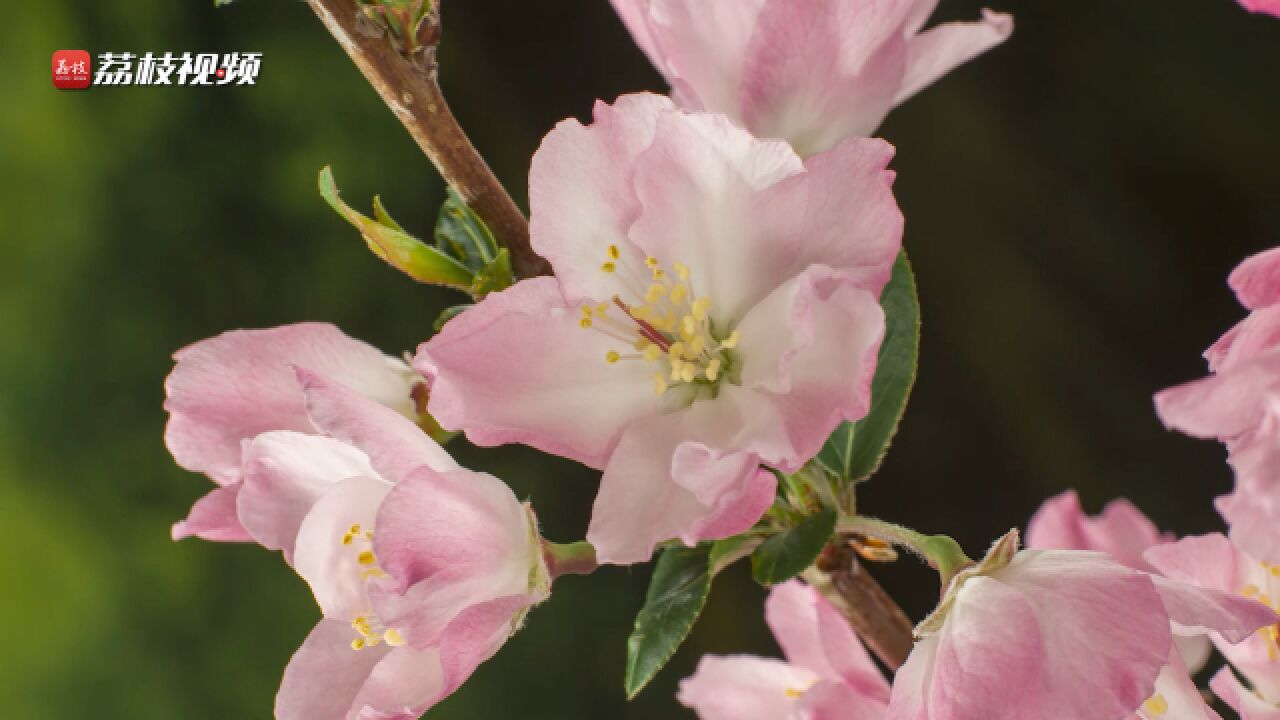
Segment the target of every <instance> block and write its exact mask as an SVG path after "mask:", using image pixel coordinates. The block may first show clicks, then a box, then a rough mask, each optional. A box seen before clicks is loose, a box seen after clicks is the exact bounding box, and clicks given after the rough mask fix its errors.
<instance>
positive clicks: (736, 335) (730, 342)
mask: <svg viewBox="0 0 1280 720" xmlns="http://www.w3.org/2000/svg"><path fill="white" fill-rule="evenodd" d="M741 339H742V333H740V332H738V331H737V330H734V331H733V332H731V333H729V337H727V338H725V339H724V342H722V343H720V347H723V348H725V349H726V350H732V349H734V348H736V347H738V341H739V340H741Z"/></svg>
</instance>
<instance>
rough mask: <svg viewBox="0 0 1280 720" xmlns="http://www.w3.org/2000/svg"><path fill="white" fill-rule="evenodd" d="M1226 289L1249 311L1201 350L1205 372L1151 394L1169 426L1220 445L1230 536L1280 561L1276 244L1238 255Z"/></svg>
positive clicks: (1222, 507)
mask: <svg viewBox="0 0 1280 720" xmlns="http://www.w3.org/2000/svg"><path fill="white" fill-rule="evenodd" d="M1229 284H1230V285H1231V288H1232V289H1233V290H1235V293H1236V296H1237V297H1238V298H1239V300H1240V302H1241V304H1242V305H1244V306H1245V307H1246V308H1249V309H1250V310H1251V311H1252V312H1251V313H1250V314H1249V316H1248V317H1247V318H1245V319H1244V320H1242V321H1241V322H1240V323H1238V324H1237V325H1236V326H1235V327H1233V328H1232V329H1231V330H1229V331H1227V333H1226V334H1225V335H1223V336H1222V338H1221V339H1219V340H1218V341H1217V342H1216V343H1214V345H1213V346H1212V347H1210V348H1209V350H1208V351H1206V353H1205V357H1206V358H1207V359H1208V360H1209V367H1210V369H1211V370H1212V372H1213V374H1211V375H1210V376H1208V377H1206V378H1204V379H1201V380H1196V381H1194V382H1190V383H1187V384H1185V385H1180V386H1178V387H1174V388H1170V389H1168V390H1164V391H1162V392H1160V393H1158V394H1157V395H1156V398H1155V401H1156V410H1157V411H1158V412H1159V414H1160V418H1161V419H1162V420H1163V421H1164V423H1165V424H1166V425H1168V426H1169V427H1171V428H1174V429H1177V430H1181V431H1182V432H1185V433H1187V434H1189V435H1193V436H1195V437H1203V438H1216V439H1220V440H1222V441H1223V442H1225V443H1226V444H1227V449H1228V453H1229V460H1230V462H1231V465H1232V466H1233V468H1234V469H1235V474H1236V487H1235V491H1234V492H1233V493H1232V494H1230V495H1226V496H1223V497H1220V498H1218V503H1217V504H1218V510H1219V512H1221V513H1222V515H1223V517H1224V518H1225V519H1226V520H1227V522H1228V524H1229V525H1230V526H1231V539H1232V540H1233V541H1234V542H1236V543H1238V544H1239V545H1240V546H1241V548H1242V549H1243V550H1245V551H1246V552H1248V553H1250V554H1251V555H1253V556H1255V557H1257V558H1259V559H1263V560H1269V561H1280V550H1278V548H1280V302H1278V301H1280V248H1277V249H1273V250H1268V251H1266V252H1263V253H1259V254H1257V255H1254V256H1253V257H1250V258H1248V259H1246V260H1245V261H1244V262H1242V263H1241V264H1240V266H1239V267H1237V268H1236V269H1235V271H1234V272H1232V273H1231V277H1230V279H1229Z"/></svg>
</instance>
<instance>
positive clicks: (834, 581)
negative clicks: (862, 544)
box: [804, 543, 915, 670]
mask: <svg viewBox="0 0 1280 720" xmlns="http://www.w3.org/2000/svg"><path fill="white" fill-rule="evenodd" d="M804 578H805V580H806V581H807V582H808V583H809V584H810V585H811V586H813V587H814V588H815V589H816V590H818V592H820V593H822V595H823V596H824V597H826V599H827V600H828V601H829V602H830V603H831V604H832V605H833V606H834V607H835V608H836V609H837V610H839V611H840V612H841V614H843V615H844V616H845V619H846V620H848V621H849V624H850V625H851V626H852V627H853V629H854V630H855V631H856V632H857V633H858V635H859V636H861V637H862V639H863V640H864V641H866V643H867V645H868V647H870V648H871V651H872V652H874V653H875V654H876V657H878V658H880V661H881V662H883V663H884V664H885V665H886V666H888V668H889V669H890V670H897V669H898V668H900V667H902V664H903V663H904V662H906V661H907V655H909V654H910V653H911V648H912V646H913V645H914V643H915V638H914V636H913V635H912V625H911V619H910V618H908V617H907V614H906V613H905V612H903V611H902V608H900V607H898V604H897V603H895V602H894V601H893V598H891V597H889V594H888V593H886V592H885V591H884V588H882V587H880V584H879V583H877V582H876V580H875V578H873V577H871V575H870V574H868V573H867V571H866V570H865V569H864V568H863V567H862V565H861V564H860V563H859V562H858V557H857V555H856V554H855V553H854V551H853V549H852V548H850V547H849V545H848V544H847V543H839V544H838V545H834V546H830V547H828V548H827V550H826V551H825V552H824V553H823V554H822V556H820V557H819V558H818V562H817V563H815V564H814V565H813V566H812V567H810V568H809V569H808V570H806V571H805V573H804Z"/></svg>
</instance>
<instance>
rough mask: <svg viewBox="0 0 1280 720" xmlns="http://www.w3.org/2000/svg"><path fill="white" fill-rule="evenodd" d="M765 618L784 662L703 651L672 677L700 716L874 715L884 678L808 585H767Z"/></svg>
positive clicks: (857, 718) (881, 704)
mask: <svg viewBox="0 0 1280 720" xmlns="http://www.w3.org/2000/svg"><path fill="white" fill-rule="evenodd" d="M765 619H766V620H767V621H768V623H769V627H770V629H772V630H773V635H774V637H775V638H777V640H778V644H779V645H781V646H782V652H783V654H785V655H786V657H787V660H785V661H783V660H774V659H770V658H761V657H754V656H745V655H740V656H730V657H717V656H711V655H708V656H706V657H704V658H702V660H701V662H699V663H698V670H697V672H695V673H694V674H693V675H692V676H690V677H688V678H685V679H684V680H683V681H682V682H681V683H680V702H681V703H683V704H684V705H686V706H688V707H690V708H693V709H694V710H695V711H697V713H698V716H699V717H701V718H702V720H877V719H878V718H883V717H884V711H885V707H886V706H887V704H888V702H889V683H888V682H886V681H885V679H884V676H883V675H881V674H880V670H879V669H878V668H877V667H876V665H875V663H874V662H873V661H872V660H871V657H870V656H869V655H868V654H867V651H866V648H864V647H863V645H862V642H861V641H860V640H858V638H857V636H855V635H854V633H853V630H852V629H850V627H849V623H848V621H846V620H845V619H844V617H843V616H842V615H840V613H839V612H838V611H837V610H836V609H835V608H833V607H832V606H831V605H830V604H829V603H828V602H827V601H826V600H825V599H823V598H822V596H821V595H820V594H819V593H818V592H817V591H816V590H814V589H813V588H811V587H809V586H808V585H804V584H802V583H800V582H799V581H795V580H792V581H790V582H787V583H783V584H782V585H778V586H776V587H774V588H773V590H772V591H770V593H769V599H768V600H767V601H766V602H765Z"/></svg>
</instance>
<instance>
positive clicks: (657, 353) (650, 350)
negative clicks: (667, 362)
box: [644, 343, 662, 362]
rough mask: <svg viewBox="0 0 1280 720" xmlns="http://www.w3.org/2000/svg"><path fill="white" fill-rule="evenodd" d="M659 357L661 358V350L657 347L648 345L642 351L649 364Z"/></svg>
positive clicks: (651, 344)
mask: <svg viewBox="0 0 1280 720" xmlns="http://www.w3.org/2000/svg"><path fill="white" fill-rule="evenodd" d="M660 357H662V348H660V347H658V346H657V345H654V344H653V343H650V344H649V347H647V348H645V349H644V359H645V360H648V361H649V362H654V361H655V360H657V359H658V358H660Z"/></svg>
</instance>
